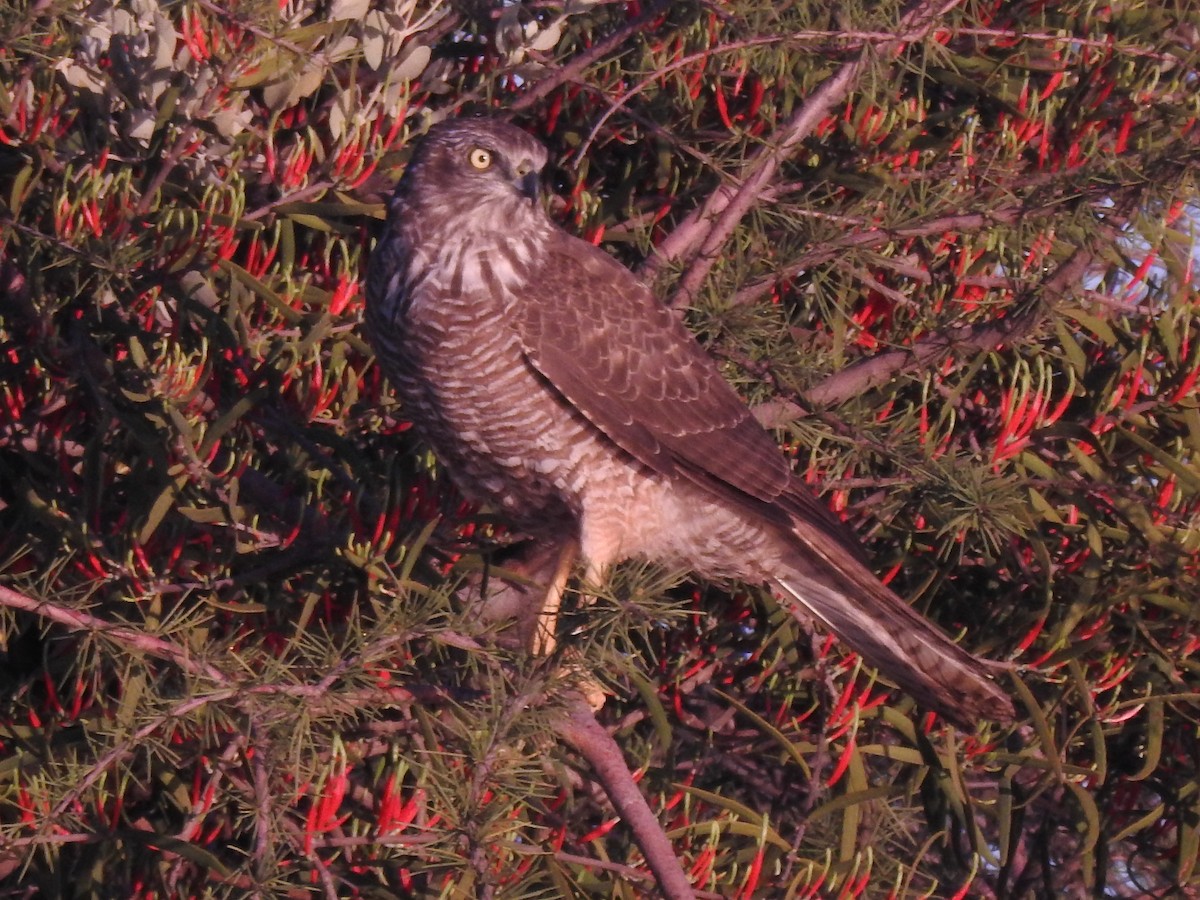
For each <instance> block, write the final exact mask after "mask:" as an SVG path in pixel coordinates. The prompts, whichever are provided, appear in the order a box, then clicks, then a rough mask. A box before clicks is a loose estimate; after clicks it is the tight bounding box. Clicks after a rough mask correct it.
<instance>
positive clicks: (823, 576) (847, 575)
mask: <svg viewBox="0 0 1200 900" xmlns="http://www.w3.org/2000/svg"><path fill="white" fill-rule="evenodd" d="M797 536H799V535H797ZM801 543H802V544H803V545H805V546H803V548H797V552H796V554H795V555H794V556H793V558H792V560H791V562H792V565H790V566H789V567H788V570H787V571H785V572H782V573H779V572H777V573H775V579H774V580H775V583H776V584H777V585H778V587H779V588H780V589H781V591H782V592H783V593H784V594H785V595H786V596H785V599H791V600H793V601H795V603H796V604H798V605H799V606H800V607H801V608H803V610H804V611H806V612H807V613H809V614H810V615H812V616H813V617H814V618H816V619H817V620H819V621H820V622H822V623H823V624H824V625H825V626H827V627H828V628H829V629H830V630H831V631H832V632H833V633H834V634H836V635H837V636H838V637H839V638H840V639H841V640H842V641H844V642H845V643H846V644H847V645H848V646H850V647H851V648H852V649H854V650H855V651H857V652H858V653H860V654H861V655H862V656H863V658H864V659H865V660H866V662H868V663H869V664H870V665H872V666H874V667H875V668H877V669H878V670H879V671H880V673H881V674H882V675H883V676H885V677H886V678H887V679H889V680H890V681H893V682H895V683H896V684H897V685H899V687H900V688H901V689H903V690H904V691H905V692H906V693H908V694H909V695H911V696H912V697H913V698H914V699H915V700H916V701H917V702H918V703H920V704H921V705H922V706H926V707H928V708H930V709H933V710H936V711H937V712H939V713H941V714H942V715H943V716H945V717H946V718H947V719H949V720H951V721H952V722H954V723H956V724H957V725H959V726H961V727H963V728H966V729H969V730H974V728H975V725H976V723H977V722H978V721H979V720H980V719H989V720H991V721H995V722H1011V721H1012V720H1013V718H1014V710H1013V704H1012V700H1011V699H1010V698H1009V697H1008V695H1007V694H1005V693H1004V691H1002V690H1001V689H1000V686H999V685H997V684H996V683H995V682H994V681H993V680H992V678H991V675H990V674H989V669H988V668H987V666H986V664H985V663H983V662H981V661H980V660H978V659H976V658H975V657H974V656H972V655H971V654H970V653H967V652H966V651H965V650H963V649H962V648H961V647H959V646H958V645H957V644H955V643H954V642H953V641H951V640H950V639H949V638H948V637H946V635H944V634H943V633H942V632H941V631H939V630H938V629H937V628H936V627H935V626H934V625H932V624H931V623H930V622H928V621H927V620H926V619H924V618H923V617H922V616H920V615H919V614H918V613H916V612H915V611H914V610H913V609H912V607H910V606H909V605H908V604H907V603H905V602H904V601H903V600H901V599H900V598H899V597H898V596H896V594H894V593H893V592H892V591H891V590H889V589H888V588H887V587H886V586H885V585H883V584H882V583H881V582H880V581H879V580H878V579H876V578H875V576H874V575H873V574H871V573H870V572H869V571H868V570H867V569H866V567H864V566H863V565H862V564H861V563H859V562H858V561H857V560H856V559H854V558H853V557H852V556H850V555H849V554H848V553H843V552H839V551H840V550H841V548H840V547H837V546H833V547H831V546H829V545H828V544H825V545H824V546H822V547H821V548H820V550H817V548H816V547H814V546H813V543H812V542H809V541H805V540H803V538H801ZM822 543H824V542H822ZM821 550H823V551H825V552H821ZM805 551H808V552H805Z"/></svg>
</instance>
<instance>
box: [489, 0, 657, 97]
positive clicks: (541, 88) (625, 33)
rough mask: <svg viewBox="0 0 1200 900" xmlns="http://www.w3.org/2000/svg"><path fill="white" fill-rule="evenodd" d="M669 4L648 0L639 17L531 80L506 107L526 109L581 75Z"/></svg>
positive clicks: (648, 22)
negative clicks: (535, 79)
mask: <svg viewBox="0 0 1200 900" xmlns="http://www.w3.org/2000/svg"><path fill="white" fill-rule="evenodd" d="M669 5H670V4H668V3H665V2H663V0H659V2H658V3H652V4H651V5H650V6H649V7H647V8H646V9H645V10H644V11H643V12H642V14H641V15H640V16H637V17H636V18H634V19H630V20H629V21H628V22H626V23H625V24H624V25H622V26H621V27H620V28H618V29H617V30H616V31H614V32H613V33H612V34H610V35H608V36H607V37H604V38H601V39H600V40H598V41H596V43H594V44H592V46H591V47H589V48H588V49H587V50H585V51H584V52H583V53H580V54H579V55H578V56H575V57H574V58H573V59H572V60H571V61H570V62H569V63H566V64H565V65H562V66H559V67H558V68H556V69H554V70H553V71H552V72H551V73H550V74H549V75H547V76H546V77H545V78H543V79H542V80H541V81H538V82H536V83H534V84H533V85H532V86H531V87H530V88H529V89H528V90H526V91H525V92H524V93H523V94H522V95H521V96H520V97H519V98H518V99H517V100H516V101H514V102H513V103H511V104H509V109H511V110H513V111H514V112H520V111H521V110H523V109H528V108H529V107H530V106H533V105H534V104H535V103H537V102H538V101H539V100H541V99H542V98H543V97H545V96H546V95H547V94H549V93H550V92H551V91H553V90H554V89H555V88H557V87H558V86H559V85H561V84H565V83H567V82H569V81H571V80H573V79H574V78H576V77H577V76H579V75H581V74H583V72H584V70H585V69H587V67H588V66H590V65H592V64H593V63H594V62H596V60H598V59H603V58H604V57H605V56H607V55H608V54H609V53H611V52H612V51H613V50H615V49H616V48H617V47H619V46H621V44H623V43H625V41H626V40H628V39H629V38H630V37H632V36H633V35H635V34H637V33H638V32H639V31H641V30H642V29H643V28H645V27H646V26H647V25H649V24H650V23H651V22H653V21H654V20H655V19H656V18H658V15H659V13H661V12H663V10H665V9H666V8H667V6H669Z"/></svg>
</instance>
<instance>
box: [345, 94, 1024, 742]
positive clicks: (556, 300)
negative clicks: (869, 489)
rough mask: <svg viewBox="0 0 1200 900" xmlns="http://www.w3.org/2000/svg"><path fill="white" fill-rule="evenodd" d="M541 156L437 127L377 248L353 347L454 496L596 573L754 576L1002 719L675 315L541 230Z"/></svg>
mask: <svg viewBox="0 0 1200 900" xmlns="http://www.w3.org/2000/svg"><path fill="white" fill-rule="evenodd" d="M546 162H547V151H546V149H545V147H544V146H542V144H541V143H539V142H538V141H537V140H536V139H534V138H533V137H531V136H530V135H528V134H526V133H525V132H523V131H521V130H520V129H519V128H517V127H515V126H513V125H510V124H507V123H504V122H501V121H497V120H493V119H486V118H477V119H454V120H450V121H445V122H442V123H440V124H437V125H434V126H433V127H431V128H430V129H429V132H428V134H427V135H426V136H425V137H424V138H423V139H422V140H421V142H420V144H419V146H417V148H416V149H415V151H414V152H413V155H412V158H411V160H410V162H409V163H408V166H407V168H406V170H405V172H404V175H403V177H402V179H401V180H400V183H399V185H398V186H397V188H396V191H395V194H394V195H393V197H392V199H391V201H390V204H389V207H388V217H387V223H386V226H385V231H384V234H383V236H382V238H381V239H380V241H379V243H378V245H377V246H376V247H375V249H374V252H373V253H372V255H371V259H370V264H369V269H368V273H367V279H366V298H367V327H368V329H369V338H370V340H371V342H372V344H373V345H374V348H375V350H376V353H377V355H378V357H379V360H380V362H381V364H382V366H383V370H384V372H385V373H386V374H387V375H388V377H389V379H390V380H391V381H392V383H393V385H394V386H395V387H396V389H397V390H398V392H399V394H400V397H401V399H402V401H403V403H404V408H405V410H406V411H407V414H408V415H410V416H411V418H412V420H413V423H414V425H415V426H416V428H417V430H418V431H419V433H420V435H421V436H422V437H423V438H424V439H425V440H426V441H427V442H428V443H429V444H430V445H431V447H432V449H433V451H434V453H435V454H436V456H437V457H438V459H439V460H440V462H441V463H442V465H443V466H444V467H445V468H446V470H447V471H448V472H449V473H450V476H451V477H452V478H453V480H454V481H455V483H456V484H457V486H458V487H459V489H460V490H461V491H462V492H463V494H464V495H466V496H468V497H470V498H473V499H476V500H480V501H485V502H488V503H491V504H493V505H494V506H497V507H499V509H500V510H502V511H503V513H504V515H505V516H506V518H507V519H508V520H509V521H510V522H511V523H512V524H513V525H514V527H517V528H519V529H520V530H521V531H523V532H524V533H526V534H528V535H530V536H531V537H533V538H537V539H540V540H542V541H543V542H546V543H552V544H558V545H562V546H567V547H569V548H574V549H577V551H578V553H579V555H581V556H582V558H583V562H584V563H585V565H586V570H585V571H586V575H585V578H586V580H587V581H589V582H590V583H593V584H598V583H600V579H601V578H602V577H603V575H604V573H605V570H606V569H607V568H608V567H609V566H611V565H612V564H614V563H616V562H619V561H621V560H624V559H627V558H629V557H644V558H647V559H650V560H654V561H657V562H661V563H664V564H666V565H668V566H673V567H678V568H680V569H687V570H690V571H694V572H696V573H698V574H701V575H703V576H706V577H710V578H736V579H741V580H745V581H749V582H757V583H764V582H766V583H769V584H770V585H772V586H773V588H774V589H775V591H776V592H777V594H778V595H779V596H780V598H781V599H782V600H784V601H785V602H786V603H788V604H789V605H790V607H791V608H792V609H793V610H795V609H796V607H797V606H798V607H799V608H800V609H801V610H803V611H804V612H806V613H807V614H808V615H810V616H812V617H813V618H815V619H816V620H818V621H819V622H821V623H823V624H824V625H825V626H827V627H828V628H829V629H830V630H832V631H833V632H834V634H836V635H837V636H838V637H839V638H840V639H842V640H843V641H845V642H846V643H847V644H848V645H849V646H850V647H852V648H853V649H854V650H856V651H858V652H859V653H860V654H862V656H863V657H864V658H865V659H866V660H867V662H869V663H870V664H872V665H873V666H875V667H877V668H878V669H879V670H880V671H881V672H882V673H883V674H884V675H885V676H887V677H888V678H890V679H892V680H893V681H894V682H895V683H896V684H898V685H899V686H900V687H901V688H903V689H904V690H905V691H907V692H908V693H909V694H911V695H912V696H913V697H914V698H915V699H916V700H917V701H919V702H920V703H922V704H924V705H927V706H929V707H932V708H933V709H935V710H938V711H939V712H941V713H943V714H944V715H946V716H947V717H948V718H950V719H951V720H953V721H955V722H957V723H959V724H961V725H964V726H967V727H973V726H974V724H975V723H976V722H977V721H978V720H979V719H980V718H988V719H992V720H997V721H1009V720H1011V719H1012V718H1013V707H1012V702H1011V700H1010V699H1009V697H1008V696H1007V695H1006V694H1005V693H1004V692H1003V691H1002V690H1001V689H1000V688H999V686H998V685H997V684H995V683H994V682H993V681H992V680H991V678H990V677H989V674H988V673H989V670H988V668H986V667H985V665H984V664H983V663H981V662H980V661H979V660H977V659H975V658H974V657H973V656H971V655H970V654H969V653H967V652H965V651H964V650H962V649H961V648H959V647H958V646H957V645H956V644H954V643H953V642H952V641H950V640H949V639H948V638H946V637H945V636H944V635H943V634H942V633H941V632H939V631H938V630H937V629H936V628H934V627H933V626H932V625H931V624H930V623H929V622H927V621H926V620H925V619H924V618H922V617H921V616H920V615H918V614H917V613H916V612H914V611H913V610H912V609H911V608H910V607H909V606H908V605H907V604H906V603H905V602H904V601H903V600H901V599H900V598H899V597H897V596H896V595H895V594H894V593H893V592H892V591H891V590H889V589H888V588H887V587H885V586H884V585H883V584H882V583H880V581H879V580H878V579H877V578H876V577H875V576H874V575H873V574H872V573H871V572H870V570H869V569H868V568H867V567H866V565H865V564H864V562H863V561H862V553H861V549H860V547H859V545H858V544H857V542H856V541H855V539H854V537H853V535H852V534H850V532H849V531H848V530H847V529H845V527H844V526H843V525H842V524H841V523H840V522H839V521H838V520H837V519H836V518H835V517H833V516H832V514H831V513H830V512H829V511H828V510H827V509H826V508H825V507H824V506H823V505H822V504H821V503H820V502H819V501H818V500H817V499H816V498H815V497H814V496H813V495H812V494H811V493H810V492H809V491H808V489H807V488H806V487H805V486H804V485H803V484H802V483H801V482H800V481H799V480H798V479H797V478H796V476H795V475H793V473H792V471H791V468H790V466H789V465H788V462H787V460H786V458H785V457H784V456H783V454H782V453H781V452H780V450H779V448H778V446H777V445H776V443H775V441H774V440H773V439H772V438H771V437H770V435H768V434H767V432H766V431H765V430H763V428H762V427H761V426H760V425H759V424H758V423H757V422H756V421H755V419H754V418H753V416H752V415H751V413H750V411H749V409H748V408H747V407H746V405H745V404H744V403H743V402H742V400H741V399H740V398H739V397H738V396H737V394H736V393H735V392H734V391H733V389H732V388H731V387H730V386H729V385H728V384H727V383H726V382H725V381H724V380H723V379H722V377H721V374H720V372H719V370H718V368H717V366H716V364H715V362H714V361H713V360H712V358H711V357H709V356H708V354H707V353H705V351H704V350H703V348H702V347H701V346H700V345H699V344H698V343H697V342H696V340H695V339H694V338H693V337H692V335H691V334H690V333H689V332H688V331H687V329H686V328H685V327H684V325H683V324H682V323H681V322H680V321H679V320H678V319H677V318H676V317H675V316H674V315H673V314H672V313H671V312H670V310H668V309H667V308H665V307H664V306H663V305H662V304H661V303H659V302H658V301H657V300H656V299H655V297H654V296H653V295H652V294H651V292H650V291H649V289H648V288H647V287H646V286H645V285H643V284H642V283H641V282H640V281H639V280H638V279H637V277H636V276H635V275H634V274H633V273H632V272H630V271H629V270H628V269H627V268H625V267H624V266H622V265H621V264H620V263H618V262H617V261H616V260H614V259H613V258H612V257H610V256H609V255H608V254H606V253H604V252H603V251H602V250H600V249H598V248H596V247H594V246H592V245H591V244H589V243H586V242H585V241H582V240H580V239H578V238H576V237H573V236H572V235H570V234H568V233H567V232H566V231H564V230H563V229H561V228H560V227H559V226H558V225H556V224H555V223H554V222H553V221H551V219H550V218H549V216H548V215H547V214H546V212H545V211H544V210H543V208H542V206H541V205H540V203H539V173H540V172H541V171H542V169H543V168H544V167H545V165H546ZM565 559H566V560H567V561H568V562H569V561H570V560H571V557H570V556H569V555H566V556H565ZM565 574H566V569H565V568H564V569H562V570H561V571H560V573H559V577H558V579H557V582H558V583H557V585H556V586H555V587H557V588H558V589H561V586H562V581H563V580H564V578H565ZM550 599H551V604H552V605H553V602H554V601H555V599H556V597H555V595H554V590H553V588H552V590H551V598H550Z"/></svg>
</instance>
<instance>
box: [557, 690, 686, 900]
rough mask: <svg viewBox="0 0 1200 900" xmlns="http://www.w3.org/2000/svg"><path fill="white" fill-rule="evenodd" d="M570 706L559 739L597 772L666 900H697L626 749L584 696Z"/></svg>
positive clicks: (572, 701)
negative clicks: (623, 750)
mask: <svg viewBox="0 0 1200 900" xmlns="http://www.w3.org/2000/svg"><path fill="white" fill-rule="evenodd" d="M568 704H569V705H568V707H567V710H566V712H565V714H564V715H563V716H562V718H561V719H559V720H558V721H556V722H555V728H556V729H557V730H558V733H559V735H560V736H561V737H562V739H563V740H565V741H566V742H567V743H568V744H570V745H571V746H572V747H574V748H575V749H576V750H577V751H579V753H580V755H582V756H583V758H584V759H586V760H587V761H588V764H589V765H590V766H591V767H592V771H593V772H595V774H596V777H597V778H598V779H599V780H600V783H601V784H602V785H603V786H604V792H605V793H606V794H607V795H608V799H609V800H610V801H612V805H613V807H614V808H615V809H616V811H617V812H618V813H619V814H620V816H621V818H622V819H624V820H625V824H626V825H628V826H629V828H630V830H631V831H632V832H633V837H634V840H635V841H637V845H638V847H639V848H641V851H642V856H644V857H645V858H646V863H647V864H648V865H649V866H650V871H652V872H653V873H654V877H655V879H657V881H658V889H659V890H660V891H661V892H662V895H663V896H664V897H666V898H667V900H694V898H695V896H696V892H695V890H694V889H693V888H692V883H691V882H690V881H688V877H687V875H685V874H684V872H683V869H682V868H681V867H680V865H679V860H678V858H677V857H676V856H675V851H674V849H673V848H672V847H671V842H670V841H669V840H668V839H667V836H666V834H665V833H663V829H662V825H660V824H659V822H658V818H657V817H656V816H655V815H654V812H653V811H652V810H651V809H650V806H649V804H647V803H646V798H645V797H643V796H642V792H641V791H640V790H639V789H638V786H637V783H636V782H635V781H634V780H633V776H632V775H631V774H630V772H629V766H628V765H627V764H626V763H625V757H624V756H623V755H622V754H621V748H620V747H618V746H617V743H616V741H614V740H613V739H612V736H611V735H610V734H609V733H608V732H607V731H606V730H605V729H604V727H603V726H601V724H600V723H599V722H598V721H596V715H595V713H593V712H592V708H591V707H590V706H588V704H587V701H585V700H584V699H583V697H582V696H579V695H575V696H573V697H571V698H569V700H568Z"/></svg>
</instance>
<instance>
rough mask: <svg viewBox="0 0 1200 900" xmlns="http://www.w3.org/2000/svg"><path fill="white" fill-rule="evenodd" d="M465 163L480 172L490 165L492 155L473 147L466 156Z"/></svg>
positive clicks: (480, 148)
mask: <svg viewBox="0 0 1200 900" xmlns="http://www.w3.org/2000/svg"><path fill="white" fill-rule="evenodd" d="M467 162H469V163H470V164H471V165H472V166H474V167H475V168H476V169H478V170H479V171H480V172H482V171H483V170H484V169H487V168H489V167H490V166H491V165H492V154H491V153H489V152H488V151H487V150H484V149H483V148H482V147H475V148H474V149H473V150H471V152H470V153H468V154H467Z"/></svg>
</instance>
